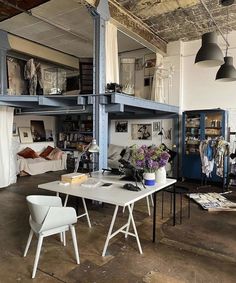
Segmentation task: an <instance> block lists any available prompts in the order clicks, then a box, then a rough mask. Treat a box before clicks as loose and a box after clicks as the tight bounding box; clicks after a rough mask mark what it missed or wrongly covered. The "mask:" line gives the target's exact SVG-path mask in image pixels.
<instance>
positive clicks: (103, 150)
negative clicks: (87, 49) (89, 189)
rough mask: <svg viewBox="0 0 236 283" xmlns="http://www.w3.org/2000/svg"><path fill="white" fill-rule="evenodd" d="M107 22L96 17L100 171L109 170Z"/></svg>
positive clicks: (95, 123)
mask: <svg viewBox="0 0 236 283" xmlns="http://www.w3.org/2000/svg"><path fill="white" fill-rule="evenodd" d="M105 60H106V57H105V20H104V19H103V18H101V16H99V15H95V17H94V66H95V70H94V94H95V98H94V103H93V126H94V136H95V138H96V140H97V143H98V145H99V148H100V153H99V156H98V164H99V169H102V168H107V148H108V146H107V142H108V113H106V111H105V105H103V104H100V97H99V96H100V94H104V93H105V83H106V78H105V74H106V70H105V66H106V64H105Z"/></svg>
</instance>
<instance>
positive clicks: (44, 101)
mask: <svg viewBox="0 0 236 283" xmlns="http://www.w3.org/2000/svg"><path fill="white" fill-rule="evenodd" d="M72 102H73V101H72ZM72 102H71V101H69V105H71V106H72V105H73V103H72ZM38 103H39V105H47V106H53V107H63V106H68V100H67V101H65V100H64V101H62V100H61V99H58V98H51V97H50V98H49V97H45V96H39V100H38Z"/></svg>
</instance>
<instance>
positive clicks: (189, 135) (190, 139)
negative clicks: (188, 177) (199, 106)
mask: <svg viewBox="0 0 236 283" xmlns="http://www.w3.org/2000/svg"><path fill="white" fill-rule="evenodd" d="M200 121H201V116H200V114H186V117H185V154H199V144H200V135H201V131H200Z"/></svg>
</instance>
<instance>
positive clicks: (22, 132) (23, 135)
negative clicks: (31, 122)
mask: <svg viewBox="0 0 236 283" xmlns="http://www.w3.org/2000/svg"><path fill="white" fill-rule="evenodd" d="M19 136H20V142H21V143H32V142H33V138H32V133H31V129H30V128H23V127H22V128H19Z"/></svg>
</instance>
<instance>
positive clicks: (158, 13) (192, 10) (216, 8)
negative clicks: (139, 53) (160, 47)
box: [111, 0, 236, 42]
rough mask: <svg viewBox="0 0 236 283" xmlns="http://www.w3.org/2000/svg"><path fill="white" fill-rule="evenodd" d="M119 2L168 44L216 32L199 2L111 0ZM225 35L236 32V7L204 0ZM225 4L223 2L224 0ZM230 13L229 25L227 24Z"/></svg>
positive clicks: (213, 0) (194, 0) (196, 0)
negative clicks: (228, 32)
mask: <svg viewBox="0 0 236 283" xmlns="http://www.w3.org/2000/svg"><path fill="white" fill-rule="evenodd" d="M111 1H112V2H118V3H119V4H120V5H121V6H122V7H124V8H125V9H127V10H128V11H129V12H131V13H132V14H133V15H135V16H136V17H137V18H138V19H140V20H142V21H143V22H144V23H146V24H147V25H148V26H149V27H150V28H151V29H152V30H153V31H154V32H155V33H156V34H157V35H159V36H160V37H161V38H162V39H164V40H165V41H166V42H170V41H176V40H180V39H181V40H183V41H188V40H194V39H199V38H200V37H201V35H202V34H203V33H206V32H208V31H212V30H216V27H215V25H214V24H213V21H212V20H211V18H210V16H209V14H208V13H207V11H206V10H205V9H204V6H203V4H202V3H201V1H199V0H139V1H136V0H111ZM203 1H204V3H205V4H206V6H207V8H208V10H209V11H210V13H211V14H212V16H213V18H214V20H215V22H216V23H217V25H218V27H219V28H220V29H221V30H222V32H223V33H225V32H226V31H227V29H229V31H232V30H236V4H233V5H231V6H229V7H225V6H222V5H221V4H220V0H203ZM221 1H222V0H221ZM227 10H228V12H229V22H228V23H227Z"/></svg>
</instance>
